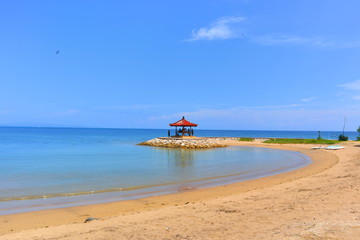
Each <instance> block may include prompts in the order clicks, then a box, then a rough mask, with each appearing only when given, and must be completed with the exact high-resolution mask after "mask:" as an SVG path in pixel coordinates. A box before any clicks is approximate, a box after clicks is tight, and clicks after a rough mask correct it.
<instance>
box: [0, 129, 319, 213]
mask: <svg viewBox="0 0 360 240" xmlns="http://www.w3.org/2000/svg"><path fill="white" fill-rule="evenodd" d="M196 133H197V134H196V135H197V136H238V137H248V136H249V137H301V136H304V137H305V138H309V136H310V135H311V134H314V137H316V136H317V132H270V131H269V132H265V131H253V132H251V131H214V130H213V131H210V130H208V131H206V130H203V131H197V132H196ZM166 134H167V131H166V130H149V129H147V130H146V129H85V128H83V129H81V128H17V127H2V128H0V139H1V140H0V172H1V175H0V182H1V183H2V184H1V185H0V214H9V213H16V212H23V211H31V210H37V209H46V208H54V207H66V206H76V205H82V204H88V203H97V202H106V201H115V200H122V199H132V198H136V197H135V196H137V197H144V196H149V195H153V194H163V193H170V192H177V191H182V190H186V189H190V188H197V187H204V186H215V185H219V184H226V183H230V182H237V181H242V180H246V179H252V178H258V177H263V176H268V175H272V174H276V173H280V172H284V171H290V170H293V169H296V168H299V167H302V166H305V165H306V164H308V163H309V162H310V161H309V159H308V158H307V157H305V156H303V155H301V154H299V153H296V152H290V151H282V150H274V149H265V148H251V147H228V148H219V149H208V150H185V149H166V148H153V147H147V146H138V145H136V144H137V143H139V142H142V141H145V140H148V139H151V138H154V137H158V136H165V135H166ZM323 134H324V135H325V133H323ZM95 193H97V194H95Z"/></svg>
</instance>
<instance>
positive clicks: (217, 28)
mask: <svg viewBox="0 0 360 240" xmlns="http://www.w3.org/2000/svg"><path fill="white" fill-rule="evenodd" d="M245 20H246V18H244V17H234V16H233V17H222V18H219V19H218V20H216V21H215V22H213V23H212V24H211V25H210V26H209V27H202V28H199V29H195V30H193V31H192V37H191V38H190V39H188V40H187V41H199V40H218V39H221V40H225V39H231V38H243V39H246V40H248V41H250V42H253V43H256V44H259V45H263V46H274V45H296V46H303V47H314V48H324V49H345V48H360V41H359V40H355V41H346V40H339V39H337V40H334V39H329V38H328V37H323V36H298V35H292V34H282V33H277V34H276V33H265V34H262V35H259V34H256V33H251V32H252V31H251V30H249V29H247V30H246V32H247V33H248V34H247V35H246V36H244V35H243V34H242V32H240V29H239V23H240V22H245ZM241 31H244V28H242V29H241Z"/></svg>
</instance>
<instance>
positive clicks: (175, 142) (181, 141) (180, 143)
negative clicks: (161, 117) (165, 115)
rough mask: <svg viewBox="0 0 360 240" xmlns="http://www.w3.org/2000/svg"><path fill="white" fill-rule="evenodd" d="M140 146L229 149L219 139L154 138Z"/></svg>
mask: <svg viewBox="0 0 360 240" xmlns="http://www.w3.org/2000/svg"><path fill="white" fill-rule="evenodd" d="M139 145H145V146H153V147H168V148H219V147H227V146H228V145H226V144H225V143H223V142H222V141H220V140H219V139H217V138H171V137H169V138H160V137H159V138H154V139H151V140H148V141H146V142H142V143H139Z"/></svg>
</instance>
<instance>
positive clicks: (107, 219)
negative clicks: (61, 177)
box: [0, 142, 360, 239]
mask: <svg viewBox="0 0 360 240" xmlns="http://www.w3.org/2000/svg"><path fill="white" fill-rule="evenodd" d="M232 144H236V145H251V146H261V147H272V148H280V149H288V150H293V151H300V152H303V153H304V154H307V155H309V156H310V157H311V158H312V159H313V160H314V163H313V164H311V165H309V166H307V167H304V168H302V169H298V170H295V171H292V172H289V173H283V174H278V175H274V176H271V177H267V178H262V179H256V180H250V181H246V182H242V183H236V184H230V185H226V186H220V187H214V188H209V189H197V190H192V191H187V192H182V193H180V194H171V195H164V196H156V197H151V198H146V199H139V200H133V201H125V202H115V203H108V204H96V205H90V206H82V207H74V208H67V209H55V210H46V211H39V212H31V213H25V214H15V215H7V216H0V222H1V226H2V227H1V230H0V231H1V233H2V234H4V235H2V236H0V239H357V237H358V236H360V201H359V200H360V193H359V189H360V174H359V173H360V170H359V169H360V144H359V143H356V142H348V143H345V144H344V145H345V147H346V148H345V149H342V150H337V151H326V150H310V148H311V145H269V144H261V143H240V142H232ZM90 216H91V217H99V218H100V220H96V221H92V222H90V223H83V221H84V220H85V219H86V218H87V217H90ZM27 229H28V230H27ZM11 230H13V231H16V232H15V233H11Z"/></svg>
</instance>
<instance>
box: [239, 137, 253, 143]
mask: <svg viewBox="0 0 360 240" xmlns="http://www.w3.org/2000/svg"><path fill="white" fill-rule="evenodd" d="M238 140H239V141H241V142H252V141H254V139H253V138H245V137H241V138H239V139H238Z"/></svg>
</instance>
